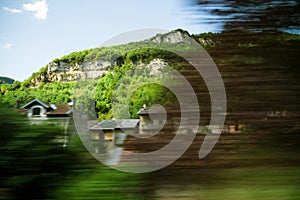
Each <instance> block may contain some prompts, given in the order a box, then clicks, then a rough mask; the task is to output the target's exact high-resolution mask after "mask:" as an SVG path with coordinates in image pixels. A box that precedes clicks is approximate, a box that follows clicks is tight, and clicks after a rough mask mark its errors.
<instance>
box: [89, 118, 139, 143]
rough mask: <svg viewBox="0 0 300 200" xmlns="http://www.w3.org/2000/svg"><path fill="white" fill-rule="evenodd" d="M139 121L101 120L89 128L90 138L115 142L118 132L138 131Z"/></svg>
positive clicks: (131, 132) (133, 132)
mask: <svg viewBox="0 0 300 200" xmlns="http://www.w3.org/2000/svg"><path fill="white" fill-rule="evenodd" d="M139 122H140V121H139V120H138V119H112V120H103V121H101V122H99V123H98V124H96V125H94V126H92V127H91V128H90V129H89V130H90V132H91V140H106V141H113V142H117V139H118V135H119V134H122V133H126V134H136V133H138V131H139V130H138V127H139Z"/></svg>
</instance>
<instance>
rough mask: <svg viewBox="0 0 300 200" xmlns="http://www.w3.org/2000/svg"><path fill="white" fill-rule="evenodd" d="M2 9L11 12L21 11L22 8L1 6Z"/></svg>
mask: <svg viewBox="0 0 300 200" xmlns="http://www.w3.org/2000/svg"><path fill="white" fill-rule="evenodd" d="M3 10H5V11H8V12H11V13H21V12H22V10H19V9H15V8H8V7H3Z"/></svg>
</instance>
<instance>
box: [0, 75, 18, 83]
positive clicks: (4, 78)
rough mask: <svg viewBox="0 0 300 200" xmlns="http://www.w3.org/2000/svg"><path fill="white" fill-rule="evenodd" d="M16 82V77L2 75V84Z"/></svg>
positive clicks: (0, 81) (0, 80)
mask: <svg viewBox="0 0 300 200" xmlns="http://www.w3.org/2000/svg"><path fill="white" fill-rule="evenodd" d="M14 82H15V80H14V79H12V78H8V77H4V76H0V84H5V83H7V84H13V83H14Z"/></svg>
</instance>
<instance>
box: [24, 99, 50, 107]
mask: <svg viewBox="0 0 300 200" xmlns="http://www.w3.org/2000/svg"><path fill="white" fill-rule="evenodd" d="M34 103H38V104H40V105H41V106H43V107H44V108H50V105H49V104H46V103H44V102H42V101H41V100H39V99H34V100H32V101H30V102H29V103H27V104H25V105H24V106H22V107H21V108H22V109H28V108H30V107H31V105H32V104H34Z"/></svg>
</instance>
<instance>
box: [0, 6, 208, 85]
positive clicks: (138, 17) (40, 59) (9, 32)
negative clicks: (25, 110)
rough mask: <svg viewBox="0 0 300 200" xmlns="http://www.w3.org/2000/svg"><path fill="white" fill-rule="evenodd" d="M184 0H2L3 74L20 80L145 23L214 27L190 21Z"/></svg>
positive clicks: (0, 60)
mask: <svg viewBox="0 0 300 200" xmlns="http://www.w3.org/2000/svg"><path fill="white" fill-rule="evenodd" d="M183 2H184V1H183V0H152V1H145V0H126V1H124V0H108V1H104V0H0V27H1V29H0V69H1V71H0V75H1V76H8V77H11V78H14V79H17V80H20V81H22V80H24V79H26V78H28V77H29V76H30V75H31V74H32V73H33V72H36V71H38V70H39V69H40V68H41V67H43V66H45V65H46V64H47V63H49V62H50V61H52V60H53V59H54V58H57V57H61V56H63V55H66V54H69V53H71V52H73V51H79V50H84V49H89V48H93V47H97V46H99V45H100V44H101V43H102V42H104V41H106V40H108V39H110V38H111V37H113V36H115V35H118V34H120V33H123V32H127V31H131V30H135V29H141V28H162V29H168V30H172V29H177V28H183V29H186V30H188V31H189V32H190V33H200V32H207V31H214V30H213V28H212V27H205V26H200V25H199V24H197V25H196V24H195V25H194V24H191V23H190V22H191V21H190V20H189V19H190V17H191V16H190V14H189V13H188V12H186V11H184V3H183Z"/></svg>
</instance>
